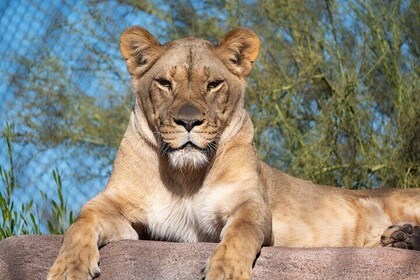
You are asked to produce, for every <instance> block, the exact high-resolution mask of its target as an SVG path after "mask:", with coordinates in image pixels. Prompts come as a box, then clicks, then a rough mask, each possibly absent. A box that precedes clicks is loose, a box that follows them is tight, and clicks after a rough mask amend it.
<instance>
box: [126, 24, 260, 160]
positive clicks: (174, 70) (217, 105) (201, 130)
mask: <svg viewBox="0 0 420 280" xmlns="http://www.w3.org/2000/svg"><path fill="white" fill-rule="evenodd" d="M259 47H260V43H259V39H258V37H257V36H256V35H255V33H254V32H252V31H251V30H249V29H245V28H237V29H234V30H233V31H231V32H229V33H228V34H227V35H226V36H224V37H223V38H222V39H221V40H220V42H219V43H218V44H217V45H214V44H212V43H210V42H209V41H206V40H203V39H198V38H194V37H188V38H184V39H180V40H175V41H172V42H169V43H167V44H164V45H161V44H160V43H159V42H158V40H157V39H155V38H154V37H153V36H152V35H151V34H150V33H149V32H148V31H146V30H145V29H143V28H141V27H137V26H135V27H131V28H128V29H127V30H125V31H124V33H123V34H122V35H121V53H122V55H123V57H124V58H125V60H126V63H127V67H128V71H129V72H130V74H131V75H132V84H133V88H134V91H135V94H136V108H137V109H138V112H139V113H140V114H141V117H139V122H140V125H139V126H140V130H141V131H140V133H142V134H143V135H145V136H146V137H147V138H148V139H149V141H150V142H151V143H152V144H154V145H156V146H157V147H158V148H160V150H161V151H162V153H163V154H164V155H165V156H167V157H168V159H169V162H170V163H171V165H172V166H174V167H177V168H184V167H194V168H198V167H202V166H204V165H205V164H206V163H207V162H209V160H210V159H211V157H212V155H213V154H214V152H215V150H216V149H217V146H218V144H219V142H220V141H223V139H224V137H223V135H225V134H229V133H232V131H234V130H235V129H236V128H235V125H237V124H238V122H239V121H240V119H241V114H243V96H244V92H245V87H246V81H245V78H246V77H247V76H248V74H249V72H250V70H251V66H252V63H253V62H254V60H255V59H256V57H257V56H258V51H259ZM135 111H136V109H135Z"/></svg>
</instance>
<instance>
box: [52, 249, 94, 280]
mask: <svg viewBox="0 0 420 280" xmlns="http://www.w3.org/2000/svg"><path fill="white" fill-rule="evenodd" d="M98 262H99V251H98V249H97V248H96V249H92V248H87V247H84V248H83V249H79V250H73V251H70V252H64V253H60V254H59V256H58V257H57V259H56V260H55V262H54V264H53V266H52V267H51V268H50V270H49V272H48V276H47V280H59V279H60V280H64V279H75V280H79V279H80V280H82V279H83V280H87V279H88V280H89V279H93V278H96V277H98V276H99V274H100V273H101V270H100V269H99V266H98Z"/></svg>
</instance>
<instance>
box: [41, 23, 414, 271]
mask: <svg viewBox="0 0 420 280" xmlns="http://www.w3.org/2000/svg"><path fill="white" fill-rule="evenodd" d="M259 47H260V43H259V40H258V38H257V36H256V35H255V34H254V33H253V32H252V31H250V30H248V29H245V28H238V29H235V30H233V31H231V32H230V33H228V34H227V35H226V36H225V37H224V38H223V39H222V40H221V41H220V43H219V44H217V45H213V44H211V43H210V42H208V41H205V40H202V39H197V38H192V37H190V38H185V39H181V40H176V41H173V42H170V43H168V44H165V45H160V44H159V42H158V41H157V40H156V39H155V38H154V37H153V36H152V35H150V33H149V32H147V31H146V30H144V29H142V28H140V27H132V28H129V29H127V30H126V31H125V32H124V33H123V35H122V36H121V53H122V55H123V57H124V58H125V59H126V61H127V67H128V70H129V72H130V73H131V74H132V84H133V88H134V91H135V94H136V104H135V107H134V109H133V112H132V114H131V117H130V122H129V125H128V128H127V131H126V133H125V135H124V138H123V140H122V142H121V145H120V148H119V150H118V153H117V156H116V159H115V162H114V169H113V172H112V175H111V178H110V180H109V182H108V184H107V186H106V188H105V190H104V191H103V192H102V193H100V194H99V195H97V196H96V197H95V198H93V199H92V200H90V201H89V202H88V203H87V204H86V205H85V206H84V207H83V208H82V210H81V212H80V214H79V217H78V218H77V220H76V221H75V223H74V224H73V225H71V226H70V228H69V229H68V231H67V233H66V235H65V237H64V241H63V245H62V247H61V249H60V253H59V255H58V257H57V259H56V261H55V263H54V264H53V266H52V267H51V269H50V271H49V274H48V279H87V278H91V277H94V276H95V275H97V274H98V273H99V267H98V261H99V252H98V246H103V245H105V244H107V243H109V242H111V241H116V240H121V239H138V238H152V239H161V240H174V241H184V242H197V241H212V242H219V244H218V245H217V247H216V250H215V252H214V253H213V255H212V256H210V258H209V261H208V264H207V267H206V278H207V279H250V277H251V275H252V263H253V261H254V259H255V257H256V255H257V254H258V252H259V251H260V248H261V246H263V245H273V244H274V245H279V246H295V247H319V246H379V244H380V237H381V235H382V233H383V232H384V231H385V229H387V228H388V227H389V226H390V225H392V224H395V223H397V222H402V221H407V222H413V223H416V224H418V223H419V222H420V192H419V191H418V190H382V191H360V192H353V191H345V190H341V189H338V188H334V187H328V186H317V185H315V184H313V183H311V182H309V181H304V180H301V179H297V178H294V177H292V176H290V175H287V174H285V173H283V172H281V171H279V170H275V169H273V168H271V167H269V166H267V165H266V164H264V163H263V162H260V161H259V160H258V158H257V155H256V153H255V150H254V147H253V144H252V138H253V126H252V123H251V120H250V118H249V116H248V114H247V112H246V111H245V110H244V108H243V98H244V93H245V87H246V81H245V78H246V77H247V75H248V74H249V71H250V70H251V66H252V63H253V61H254V60H255V59H256V57H257V55H258V50H259ZM387 236H390V234H388V235H387ZM387 238H388V237H387ZM387 244H388V243H387ZM139 253H140V254H141V252H139Z"/></svg>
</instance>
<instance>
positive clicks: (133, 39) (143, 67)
mask: <svg viewBox="0 0 420 280" xmlns="http://www.w3.org/2000/svg"><path fill="white" fill-rule="evenodd" d="M120 51H121V54H122V56H123V57H124V58H125V61H126V63H127V68H128V72H130V74H131V75H142V74H144V72H146V71H147V70H149V68H150V67H151V66H152V65H153V63H154V62H155V61H156V60H157V59H158V58H159V56H160V55H161V54H162V48H161V45H160V43H159V41H158V40H157V39H156V38H155V37H153V35H152V34H150V33H149V32H148V31H147V30H146V29H143V28H141V27H139V26H132V27H130V28H127V29H126V30H125V31H124V32H123V34H121V37H120Z"/></svg>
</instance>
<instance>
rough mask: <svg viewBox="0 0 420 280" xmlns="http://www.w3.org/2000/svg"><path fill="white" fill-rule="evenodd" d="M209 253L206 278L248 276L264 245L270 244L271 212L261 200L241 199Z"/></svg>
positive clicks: (248, 277) (247, 277) (243, 277)
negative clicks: (245, 200) (218, 241)
mask: <svg viewBox="0 0 420 280" xmlns="http://www.w3.org/2000/svg"><path fill="white" fill-rule="evenodd" d="M221 236H222V240H221V242H220V243H219V244H218V245H217V247H216V250H215V251H214V253H213V255H212V256H211V257H210V259H209V261H208V264H207V267H206V279H211V280H213V279H251V277H252V264H253V262H254V260H255V258H256V256H257V254H258V253H259V252H260V250H261V247H262V246H263V245H270V244H271V214H270V212H269V210H268V209H266V208H265V206H264V203H261V202H260V203H255V202H247V203H243V204H242V205H240V206H239V207H238V209H236V211H235V212H234V213H233V215H231V216H230V217H229V219H228V221H227V223H226V225H225V227H224V228H223V230H222V234H221Z"/></svg>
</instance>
